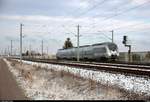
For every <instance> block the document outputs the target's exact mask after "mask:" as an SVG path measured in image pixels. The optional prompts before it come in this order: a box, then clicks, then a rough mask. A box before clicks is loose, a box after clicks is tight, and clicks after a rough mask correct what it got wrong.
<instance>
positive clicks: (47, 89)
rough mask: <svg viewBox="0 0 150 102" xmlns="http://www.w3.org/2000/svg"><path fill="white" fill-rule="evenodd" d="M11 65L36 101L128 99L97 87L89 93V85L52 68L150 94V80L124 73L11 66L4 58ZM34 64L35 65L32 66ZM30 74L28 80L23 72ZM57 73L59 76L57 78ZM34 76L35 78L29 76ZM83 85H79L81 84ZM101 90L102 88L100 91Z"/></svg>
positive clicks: (37, 64) (116, 91) (48, 66)
mask: <svg viewBox="0 0 150 102" xmlns="http://www.w3.org/2000/svg"><path fill="white" fill-rule="evenodd" d="M4 61H5V62H6V63H7V64H8V66H9V69H10V71H11V72H12V73H13V74H14V76H15V77H16V79H17V82H18V83H19V85H20V87H22V89H24V91H25V95H26V96H27V97H29V98H31V99H35V100H47V99H52V100H53V99H57V100H59V99H60V100H63V99H65V100H66V99H71V100H74V99H75V100H76V99H79V100H80V99H81V100H82V99H107V100H108V99H111V100H112V99H121V100H122V99H128V97H126V96H127V94H124V93H122V92H120V91H119V90H116V89H113V88H105V87H103V86H101V85H100V86H99V84H98V85H97V86H96V88H95V89H93V90H92V91H90V87H89V82H88V81H85V80H79V79H74V78H73V79H72V78H71V77H68V76H66V77H61V76H60V73H54V72H51V71H48V70H50V69H52V70H55V71H58V72H61V71H65V72H67V73H71V74H73V75H76V76H81V77H83V78H85V79H92V80H95V81H97V82H99V83H101V84H104V85H105V84H106V85H108V86H109V85H110V86H111V85H112V86H118V87H120V88H124V89H126V90H129V91H133V92H135V93H139V94H140V93H141V94H142V95H143V93H145V95H148V96H149V95H150V79H146V78H139V77H134V76H132V77H131V76H125V75H121V74H112V73H106V72H97V71H91V70H85V69H77V68H72V67H68V66H60V65H53V64H45V63H36V62H31V61H23V63H25V64H23V65H22V66H19V64H18V65H15V68H14V67H13V66H12V65H11V62H9V61H7V60H6V59H4ZM31 65H32V66H31ZM22 70H24V71H25V72H30V73H27V75H28V76H27V77H26V78H27V79H28V80H27V79H26V78H25V77H23V76H22V75H24V74H23V73H25V72H22ZM57 74H58V75H57ZM30 75H32V77H30ZM79 83H80V84H79ZM100 87H101V88H100Z"/></svg>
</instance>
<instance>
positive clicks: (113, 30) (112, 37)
mask: <svg viewBox="0 0 150 102" xmlns="http://www.w3.org/2000/svg"><path fill="white" fill-rule="evenodd" d="M110 32H112V43H114V30H112V31H110Z"/></svg>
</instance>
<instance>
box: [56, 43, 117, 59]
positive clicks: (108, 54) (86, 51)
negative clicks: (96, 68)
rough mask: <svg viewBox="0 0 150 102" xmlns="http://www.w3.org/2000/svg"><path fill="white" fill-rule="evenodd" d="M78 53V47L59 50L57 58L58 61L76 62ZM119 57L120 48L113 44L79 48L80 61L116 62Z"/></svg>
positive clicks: (98, 44)
mask: <svg viewBox="0 0 150 102" xmlns="http://www.w3.org/2000/svg"><path fill="white" fill-rule="evenodd" d="M77 51H78V48H77V47H73V48H68V49H58V50H57V53H56V58H57V59H58V60H63V59H64V60H76V59H77ZM118 57H119V51H118V46H117V44H115V43H112V42H104V43H97V44H92V45H85V46H80V47H79V58H80V60H95V61H106V60H116V59H118Z"/></svg>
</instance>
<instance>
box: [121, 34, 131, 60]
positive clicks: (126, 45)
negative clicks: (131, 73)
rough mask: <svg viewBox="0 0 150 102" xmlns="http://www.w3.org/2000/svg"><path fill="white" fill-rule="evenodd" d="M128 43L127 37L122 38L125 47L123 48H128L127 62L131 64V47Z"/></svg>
mask: <svg viewBox="0 0 150 102" xmlns="http://www.w3.org/2000/svg"><path fill="white" fill-rule="evenodd" d="M128 42H129V40H128V37H127V36H123V41H122V43H123V44H124V45H125V47H129V50H128V58H129V62H131V45H130V44H129V43H128Z"/></svg>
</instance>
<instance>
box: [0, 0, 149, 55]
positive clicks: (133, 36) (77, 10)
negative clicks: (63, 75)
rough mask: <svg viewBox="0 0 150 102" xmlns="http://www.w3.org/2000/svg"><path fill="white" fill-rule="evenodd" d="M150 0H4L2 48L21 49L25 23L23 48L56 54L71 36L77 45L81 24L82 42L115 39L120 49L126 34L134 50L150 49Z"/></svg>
mask: <svg viewBox="0 0 150 102" xmlns="http://www.w3.org/2000/svg"><path fill="white" fill-rule="evenodd" d="M149 9H150V0H0V32H1V37H0V48H1V49H0V51H1V52H4V50H5V49H7V50H8V48H9V47H10V40H13V48H14V49H13V51H16V52H18V51H19V26H20V23H23V24H24V26H23V34H24V35H25V37H24V38H23V47H24V50H26V49H29V46H30V45H31V49H32V50H36V51H37V50H38V51H41V50H40V49H41V40H42V39H43V40H44V50H45V52H46V51H47V48H48V51H49V53H56V51H57V49H59V48H61V47H62V46H63V43H64V41H65V39H66V38H67V37H70V38H71V40H72V42H73V44H74V46H76V37H75V34H76V33H77V25H78V24H80V26H81V28H80V34H81V35H82V36H81V37H80V45H87V44H94V43H101V42H108V41H111V40H110V39H108V38H107V37H105V36H108V37H111V32H110V31H111V30H114V37H115V38H114V40H115V43H116V44H118V46H119V50H120V51H127V50H128V49H127V48H126V47H124V45H123V44H122V37H123V35H127V36H128V37H129V39H130V40H131V44H132V46H133V51H148V50H150V47H149V44H150V40H149V39H150V34H149V32H150V20H149V18H150V11H149Z"/></svg>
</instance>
